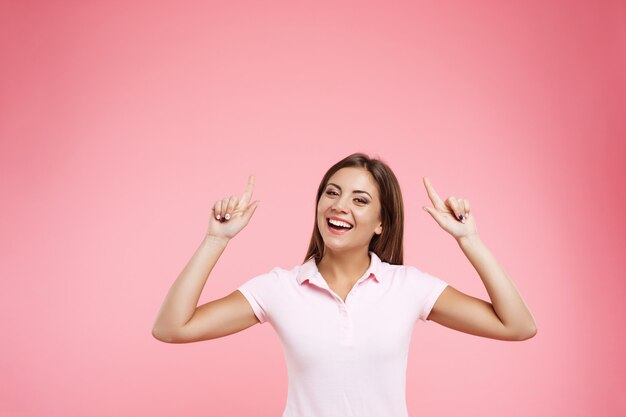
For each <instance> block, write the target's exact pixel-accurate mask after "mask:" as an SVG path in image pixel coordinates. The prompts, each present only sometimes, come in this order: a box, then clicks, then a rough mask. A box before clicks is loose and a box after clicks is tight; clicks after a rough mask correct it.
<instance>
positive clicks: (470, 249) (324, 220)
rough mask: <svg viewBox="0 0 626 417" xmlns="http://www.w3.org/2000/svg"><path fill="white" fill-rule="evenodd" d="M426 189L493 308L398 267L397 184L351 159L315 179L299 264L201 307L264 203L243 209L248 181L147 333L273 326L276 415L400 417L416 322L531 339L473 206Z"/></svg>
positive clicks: (219, 208)
mask: <svg viewBox="0 0 626 417" xmlns="http://www.w3.org/2000/svg"><path fill="white" fill-rule="evenodd" d="M424 186H425V187H426V192H427V193H428V196H429V198H430V200H431V202H432V203H433V207H424V209H425V210H426V211H428V213H430V215H431V216H432V217H433V219H434V220H435V221H436V222H437V224H439V226H441V228H442V229H443V230H445V231H446V232H448V233H449V234H451V235H452V236H453V237H454V238H455V239H456V241H457V242H458V244H459V246H460V247H461V250H462V251H463V253H465V255H466V256H467V258H468V259H469V261H470V262H471V263H472V265H473V266H474V268H475V269H476V271H477V272H478V275H479V276H480V278H481V279H482V281H483V283H484V285H485V288H486V289H487V292H488V294H489V297H490V298H491V303H489V302H486V301H483V300H481V299H479V298H475V297H472V296H470V295H467V294H464V293H462V292H460V291H458V290H456V289H455V288H454V287H452V286H451V285H449V284H448V283H447V282H445V281H444V280H442V279H440V278H437V277H435V276H433V275H430V274H428V273H426V272H423V271H421V270H419V269H418V268H416V267H413V266H405V265H403V245H402V238H403V229H404V208H403V202H402V195H401V192H400V186H399V184H398V181H397V179H396V177H395V175H394V174H393V172H392V171H391V169H390V168H389V167H388V166H387V164H385V163H384V162H383V161H381V160H379V159H370V158H369V157H368V156H367V155H365V154H362V153H356V154H352V155H350V156H348V157H346V158H344V159H343V160H341V161H339V162H338V163H336V164H335V165H333V166H332V167H331V168H330V169H329V170H328V172H326V174H325V175H324V177H323V178H322V181H321V183H320V186H319V188H318V190H317V200H316V201H317V207H316V213H315V224H314V227H313V236H312V237H311V242H310V245H309V249H308V251H307V254H306V256H305V258H304V263H303V264H301V265H298V266H296V267H294V268H292V269H289V270H287V269H283V268H280V267H276V268H274V269H273V270H272V271H270V272H268V273H264V274H261V275H258V276H256V277H254V278H252V279H250V280H248V281H247V282H245V283H244V284H243V285H241V286H240V287H239V288H237V290H235V291H233V292H232V293H231V294H229V295H227V296H226V297H223V298H220V299H216V300H214V301H211V302H209V303H206V304H204V305H201V306H199V307H197V303H198V299H199V298H200V294H201V292H202V289H203V287H204V284H205V282H206V280H207V278H208V276H209V274H210V272H211V270H212V269H213V267H214V266H215V264H216V262H217V260H218V259H219V257H220V255H221V253H222V252H223V251H224V249H225V248H226V245H227V244H228V242H229V241H230V239H232V238H233V237H235V235H237V233H239V232H240V231H241V230H242V229H243V228H244V227H245V226H246V225H247V224H248V222H249V221H250V218H251V217H252V215H253V214H254V211H255V210H256V208H257V207H258V204H259V201H254V202H253V203H250V199H251V196H252V191H253V188H254V177H253V176H250V178H249V182H248V186H247V189H246V190H245V192H244V193H243V195H242V197H241V199H239V198H238V197H237V196H235V195H233V196H231V197H226V198H224V199H223V200H219V201H217V202H216V203H215V205H214V206H213V216H212V218H211V220H210V222H209V228H208V231H207V233H206V237H205V238H204V240H203V241H202V243H201V245H200V247H199V248H198V249H197V250H196V253H195V254H194V255H193V257H192V258H191V260H190V261H189V263H188V264H187V266H186V267H185V269H184V270H183V271H182V273H181V274H180V276H179V277H178V278H177V279H176V281H175V282H174V284H173V285H172V287H171V289H170V291H169V292H168V294H167V296H166V298H165V301H164V303H163V306H162V307H161V310H160V311H159V314H158V317H157V320H156V323H155V325H154V328H153V331H152V334H153V335H154V337H155V338H157V339H158V340H161V341H164V342H168V343H189V342H196V341H200V340H209V339H215V338H218V337H223V336H226V335H230V334H233V333H236V332H239V331H241V330H244V329H246V328H248V327H250V326H252V325H254V324H256V323H264V322H265V321H269V322H270V323H271V324H272V327H274V329H275V330H276V332H277V333H278V335H279V337H280V340H281V342H282V344H283V350H284V352H285V356H286V362H287V368H288V374H289V375H288V376H289V384H288V395H287V401H286V406H285V410H284V413H283V417H299V416H314V417H317V416H319V417H330V416H358V417H367V416H376V417H380V416H392V417H396V416H407V415H408V413H407V407H406V399H405V378H406V363H407V354H408V348H409V343H410V339H411V334H412V332H413V327H414V325H415V324H416V323H417V321H418V320H421V321H426V320H431V321H434V322H436V323H439V324H441V325H443V326H446V327H448V328H451V329H454V330H458V331H461V332H465V333H469V334H472V335H476V336H482V337H488V338H493V339H499V340H511V341H520V340H526V339H529V338H531V337H533V336H534V335H535V333H536V331H537V330H536V325H535V321H534V318H533V316H532V314H531V312H530V310H529V309H528V307H527V306H526V304H525V303H524V300H523V299H522V297H521V296H520V294H519V292H518V291H517V289H516V287H515V285H514V284H513V282H512V281H511V280H510V279H509V278H508V277H507V275H506V273H505V272H504V270H503V269H502V267H501V266H500V265H499V264H498V262H497V261H496V259H495V258H494V256H493V255H492V254H491V252H490V251H489V250H488V249H487V247H486V246H485V244H484V243H483V242H482V241H481V239H480V238H479V236H478V232H477V228H476V222H475V219H474V215H473V214H472V213H471V211H470V205H469V202H468V200H466V199H462V198H455V197H449V198H448V199H446V200H445V201H442V200H441V199H440V198H439V196H438V195H437V193H436V192H435V189H434V188H433V186H432V184H431V183H430V181H429V180H428V178H426V177H424Z"/></svg>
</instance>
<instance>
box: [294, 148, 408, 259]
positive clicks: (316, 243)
mask: <svg viewBox="0 0 626 417" xmlns="http://www.w3.org/2000/svg"><path fill="white" fill-rule="evenodd" d="M347 167H357V168H365V169H367V170H368V171H369V172H370V173H371V174H372V176H373V177H374V180H375V182H376V185H377V186H378V195H379V196H380V218H381V222H382V229H383V231H382V233H381V234H380V235H377V234H374V236H373V237H372V240H371V241H370V244H369V248H368V251H372V252H374V253H375V254H376V255H377V256H378V257H379V258H380V260H381V261H383V262H388V263H390V264H395V265H402V264H403V243H402V242H403V241H402V239H403V236H404V204H403V202H402V192H401V191H400V184H399V183H398V180H397V178H396V176H395V174H394V173H393V171H392V170H391V168H389V166H388V165H387V164H386V163H385V162H383V161H382V160H381V159H380V157H376V158H370V157H369V156H367V155H366V154H364V153H360V152H358V153H353V154H352V155H349V156H347V157H345V158H344V159H342V160H341V161H339V162H337V163H336V164H335V165H333V166H332V167H330V169H329V170H328V171H327V172H326V174H324V177H323V178H322V181H321V182H320V185H319V188H318V189H317V197H316V199H315V217H314V218H315V221H314V222H313V235H312V236H311V243H309V249H308V250H307V254H306V256H305V257H304V262H306V261H308V260H309V259H311V257H314V258H315V262H316V263H317V262H319V261H320V260H321V259H322V256H323V254H324V240H323V239H322V235H321V233H320V230H319V228H318V227H317V204H318V203H319V201H320V198H321V197H322V193H323V192H324V189H325V188H326V183H327V182H328V180H330V177H332V176H333V175H334V174H335V172H337V171H339V170H340V169H341V168H347Z"/></svg>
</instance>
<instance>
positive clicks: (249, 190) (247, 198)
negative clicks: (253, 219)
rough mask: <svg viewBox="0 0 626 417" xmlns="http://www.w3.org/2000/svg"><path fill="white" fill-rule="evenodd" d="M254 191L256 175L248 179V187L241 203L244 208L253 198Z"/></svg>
mask: <svg viewBox="0 0 626 417" xmlns="http://www.w3.org/2000/svg"><path fill="white" fill-rule="evenodd" d="M252 190H254V175H250V176H249V177H248V185H247V186H246V190H245V191H244V192H243V195H242V196H241V203H242V204H243V206H244V207H247V206H248V203H249V202H250V199H251V198H252Z"/></svg>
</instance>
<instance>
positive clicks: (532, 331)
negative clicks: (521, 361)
mask: <svg viewBox="0 0 626 417" xmlns="http://www.w3.org/2000/svg"><path fill="white" fill-rule="evenodd" d="M536 334H537V326H535V325H534V324H533V325H532V326H531V327H529V328H528V329H527V330H526V331H524V332H521V333H520V334H519V336H518V337H517V339H516V340H518V341H520V342H521V341H523V340H528V339H532V338H533V337H535V335H536Z"/></svg>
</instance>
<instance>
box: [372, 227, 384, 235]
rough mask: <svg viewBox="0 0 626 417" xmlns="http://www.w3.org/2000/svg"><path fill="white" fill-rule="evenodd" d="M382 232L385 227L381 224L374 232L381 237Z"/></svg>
mask: <svg viewBox="0 0 626 417" xmlns="http://www.w3.org/2000/svg"><path fill="white" fill-rule="evenodd" d="M382 232H383V225H382V224H379V225H378V227H377V228H376V230H374V233H376V234H377V235H380V234H381V233H382Z"/></svg>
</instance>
